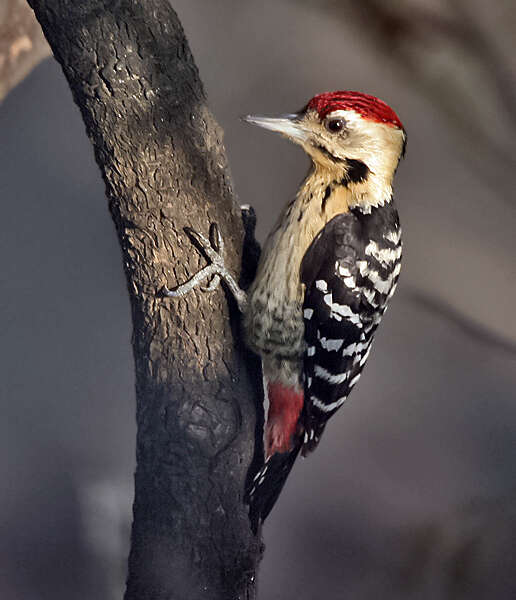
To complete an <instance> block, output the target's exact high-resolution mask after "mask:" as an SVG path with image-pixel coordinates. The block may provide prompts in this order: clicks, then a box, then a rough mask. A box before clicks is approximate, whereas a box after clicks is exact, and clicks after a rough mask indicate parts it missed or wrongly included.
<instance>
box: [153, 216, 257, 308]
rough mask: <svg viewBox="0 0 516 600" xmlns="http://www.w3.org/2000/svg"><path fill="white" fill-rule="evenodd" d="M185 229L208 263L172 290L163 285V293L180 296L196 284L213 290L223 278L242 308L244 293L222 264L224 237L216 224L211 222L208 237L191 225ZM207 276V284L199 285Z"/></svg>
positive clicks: (168, 295)
mask: <svg viewBox="0 0 516 600" xmlns="http://www.w3.org/2000/svg"><path fill="white" fill-rule="evenodd" d="M185 231H186V233H187V235H188V237H189V238H190V239H191V240H192V243H193V244H194V245H195V246H196V247H197V248H198V249H199V250H200V251H201V252H202V253H203V254H204V255H205V256H206V257H207V258H208V260H209V261H210V264H208V265H207V266H206V267H204V268H203V269H201V270H200V271H198V272H197V273H196V274H195V275H194V276H193V277H192V278H191V279H190V280H188V281H187V282H185V283H183V284H181V285H178V286H177V287H175V288H173V289H172V290H169V289H168V288H167V287H163V288H162V293H163V295H164V296H166V297H168V298H181V297H182V296H185V295H186V294H187V293H188V292H190V291H191V290H193V289H194V288H195V287H197V286H200V288H201V290H202V291H204V292H213V291H215V290H216V289H217V287H218V286H219V285H220V282H221V280H224V281H225V282H226V284H227V286H228V287H229V289H230V291H231V292H232V294H233V296H234V297H235V300H236V301H237V303H238V306H239V308H240V310H243V307H244V305H245V302H246V295H245V292H243V291H242V290H241V289H240V287H239V286H238V284H237V282H236V281H235V279H234V277H233V276H232V275H231V273H230V272H229V271H228V270H227V268H226V266H225V264H224V239H223V237H222V235H221V233H220V230H219V228H218V226H217V224H216V223H212V224H211V226H210V238H209V239H208V238H207V237H205V236H204V235H202V233H199V232H198V231H195V229H192V228H191V227H185ZM209 278H211V281H210V282H209V283H208V285H207V286H201V285H200V284H201V283H202V282H203V281H204V280H205V279H209Z"/></svg>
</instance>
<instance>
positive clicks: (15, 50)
mask: <svg viewBox="0 0 516 600" xmlns="http://www.w3.org/2000/svg"><path fill="white" fill-rule="evenodd" d="M49 54H50V48H49V46H48V44H47V43H46V41H45V38H44V37H43V33H42V32H41V27H40V26H39V25H38V22H37V21H36V19H35V18H34V13H33V12H32V11H31V9H30V7H29V6H27V2H26V1H25V0H2V5H1V6H0V102H1V101H2V100H3V99H4V98H5V96H7V94H8V93H9V91H10V90H11V89H12V88H14V87H15V86H16V85H18V83H19V82H20V81H21V80H22V79H24V78H25V77H26V76H27V75H28V74H29V73H30V71H32V69H33V68H34V67H35V66H36V65H38V64H39V63H40V62H41V61H42V60H43V59H44V58H46V57H47V56H48V55H49Z"/></svg>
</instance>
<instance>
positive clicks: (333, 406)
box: [310, 396, 347, 440]
mask: <svg viewBox="0 0 516 600" xmlns="http://www.w3.org/2000/svg"><path fill="white" fill-rule="evenodd" d="M346 398H347V396H342V398H339V399H338V400H335V402H330V404H325V403H324V402H321V401H320V400H319V398H316V397H315V396H310V400H311V401H312V404H313V405H314V406H316V407H317V408H318V409H319V410H322V411H323V412H330V411H332V410H334V409H336V408H339V406H341V404H344V402H345V401H346ZM315 439H316V440H317V438H315Z"/></svg>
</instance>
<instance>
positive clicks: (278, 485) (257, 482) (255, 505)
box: [246, 440, 302, 534]
mask: <svg viewBox="0 0 516 600" xmlns="http://www.w3.org/2000/svg"><path fill="white" fill-rule="evenodd" d="M301 446H302V443H301V440H299V442H298V443H297V444H296V445H295V447H294V448H293V449H292V450H290V452H283V453H281V454H279V453H277V454H273V455H272V456H271V457H270V458H268V459H267V460H266V461H265V463H264V464H263V466H262V468H261V469H260V470H259V471H258V473H257V474H256V475H255V476H254V478H253V480H252V482H251V484H250V485H249V488H248V490H247V493H246V502H247V503H248V504H249V518H250V520H251V528H252V530H253V532H254V533H255V534H256V533H257V531H258V527H259V525H260V524H261V523H263V521H265V519H266V518H267V516H268V515H269V513H270V512H271V510H272V507H273V506H274V504H275V503H276V500H277V499H278V496H279V495H280V492H281V490H282V489H283V486H284V485H285V481H286V480H287V477H288V475H289V473H290V471H291V470H292V467H293V466H294V463H295V462H296V458H297V456H298V454H299V451H300V449H301Z"/></svg>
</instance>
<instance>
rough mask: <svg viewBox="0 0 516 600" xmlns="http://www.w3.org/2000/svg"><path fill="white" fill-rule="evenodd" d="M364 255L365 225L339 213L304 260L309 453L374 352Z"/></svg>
mask: <svg viewBox="0 0 516 600" xmlns="http://www.w3.org/2000/svg"><path fill="white" fill-rule="evenodd" d="M364 259H365V248H364V243H363V241H362V227H361V225H360V223H359V222H358V220H357V218H356V217H355V216H354V215H353V214H352V213H345V214H342V215H338V216H336V217H334V218H333V219H332V220H331V221H330V222H329V223H328V224H327V225H326V226H325V227H324V229H323V230H322V231H321V232H320V233H319V235H318V236H317V237H316V239H315V240H314V242H313V243H312V245H311V246H310V248H309V250H308V252H307V253H306V255H305V257H304V259H303V264H302V266H301V279H302V281H303V283H304V284H305V286H306V290H305V298H304V304H303V316H304V323H305V341H306V350H305V356H304V375H305V382H304V385H305V403H304V404H305V407H304V415H303V424H304V428H305V439H304V446H303V454H306V453H307V452H310V451H311V450H313V449H314V448H315V446H316V445H317V443H318V442H319V439H320V436H321V434H322V432H323V430H324V427H325V425H326V421H327V420H328V419H329V418H330V416H331V415H332V414H333V413H334V412H335V411H336V410H337V409H338V408H339V407H340V406H341V405H342V404H343V403H344V402H345V400H346V398H347V397H348V394H349V392H350V391H351V389H352V388H353V386H354V385H355V383H356V382H357V380H358V379H359V377H360V373H361V371H362V368H363V366H364V364H365V362H366V360H367V356H368V354H369V350H370V344H371V341H372V335H373V332H374V329H375V313H376V311H375V309H374V307H373V306H372V305H370V304H369V303H368V302H367V298H365V297H364V293H363V288H362V286H361V285H360V282H361V280H362V279H363V277H362V275H361V272H360V269H361V267H362V270H363V269H364V264H366V263H365V260H364Z"/></svg>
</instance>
